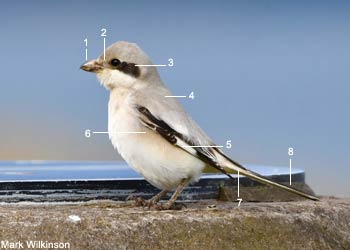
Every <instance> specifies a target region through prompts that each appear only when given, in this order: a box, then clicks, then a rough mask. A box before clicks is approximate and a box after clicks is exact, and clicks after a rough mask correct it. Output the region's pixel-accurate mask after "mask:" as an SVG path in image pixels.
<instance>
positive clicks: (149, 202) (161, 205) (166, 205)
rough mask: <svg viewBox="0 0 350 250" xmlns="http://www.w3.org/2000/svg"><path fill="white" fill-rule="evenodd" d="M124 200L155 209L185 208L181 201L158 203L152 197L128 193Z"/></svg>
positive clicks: (137, 205)
mask: <svg viewBox="0 0 350 250" xmlns="http://www.w3.org/2000/svg"><path fill="white" fill-rule="evenodd" d="M126 201H134V205H135V206H136V207H144V208H148V209H155V210H159V211H161V210H181V209H183V208H186V206H185V204H182V203H169V202H166V203H159V202H155V201H154V200H152V199H149V200H145V199H144V198H142V197H138V196H136V195H129V196H128V197H127V198H126Z"/></svg>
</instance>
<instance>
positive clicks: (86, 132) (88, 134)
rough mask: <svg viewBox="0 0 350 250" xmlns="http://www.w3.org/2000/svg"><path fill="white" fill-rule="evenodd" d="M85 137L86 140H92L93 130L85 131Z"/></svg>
mask: <svg viewBox="0 0 350 250" xmlns="http://www.w3.org/2000/svg"><path fill="white" fill-rule="evenodd" d="M85 137H86V138H90V137H91V130H90V129H87V130H85Z"/></svg>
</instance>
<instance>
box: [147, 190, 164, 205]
mask: <svg viewBox="0 0 350 250" xmlns="http://www.w3.org/2000/svg"><path fill="white" fill-rule="evenodd" d="M168 192H169V191H168V190H162V191H160V192H159V193H158V194H156V195H155V196H153V197H152V198H151V199H149V200H147V201H148V202H149V203H152V204H154V203H157V202H158V201H160V200H161V199H162V198H163V197H164V196H165V195H166V194H167V193H168Z"/></svg>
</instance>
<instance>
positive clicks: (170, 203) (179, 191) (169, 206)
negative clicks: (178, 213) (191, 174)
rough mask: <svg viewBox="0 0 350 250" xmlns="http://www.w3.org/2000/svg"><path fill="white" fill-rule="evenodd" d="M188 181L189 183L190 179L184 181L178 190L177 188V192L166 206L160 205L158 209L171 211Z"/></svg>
mask: <svg viewBox="0 0 350 250" xmlns="http://www.w3.org/2000/svg"><path fill="white" fill-rule="evenodd" d="M188 181H189V180H188V179H183V180H182V181H181V182H180V184H179V186H177V188H176V190H175V192H174V193H173V195H172V196H171V198H170V199H169V200H168V201H167V202H166V203H165V204H162V205H158V206H157V209H159V210H168V209H170V208H171V207H172V206H173V205H174V203H175V201H176V199H177V197H178V196H179V195H180V194H181V192H182V191H183V190H184V188H185V187H186V185H187V183H188Z"/></svg>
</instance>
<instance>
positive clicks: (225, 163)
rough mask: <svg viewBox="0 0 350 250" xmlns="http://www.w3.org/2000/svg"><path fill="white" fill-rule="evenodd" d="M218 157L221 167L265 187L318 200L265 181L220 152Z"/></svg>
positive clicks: (262, 177) (295, 190)
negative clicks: (265, 185)
mask: <svg viewBox="0 0 350 250" xmlns="http://www.w3.org/2000/svg"><path fill="white" fill-rule="evenodd" d="M218 153H219V154H220V155H221V157H220V158H221V160H220V162H221V163H222V165H223V166H224V167H225V168H229V169H231V170H233V171H234V172H236V173H237V172H238V170H239V173H240V174H242V175H244V176H246V177H249V178H251V179H253V180H255V181H258V182H260V183H263V184H267V185H270V186H273V187H277V188H280V189H284V190H286V191H288V192H291V193H293V194H296V195H299V196H302V197H304V198H307V199H310V200H314V201H318V200H319V198H317V197H315V196H313V195H310V194H307V193H304V192H302V191H300V190H298V189H295V188H293V187H290V186H286V185H283V184H281V183H277V182H274V181H272V180H269V179H267V178H266V177H264V176H262V175H260V174H258V173H255V172H253V171H251V170H249V169H246V168H245V167H243V166H242V165H241V164H239V163H238V162H235V161H234V160H232V159H230V158H229V157H228V156H226V155H225V154H223V153H222V152H218Z"/></svg>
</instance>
